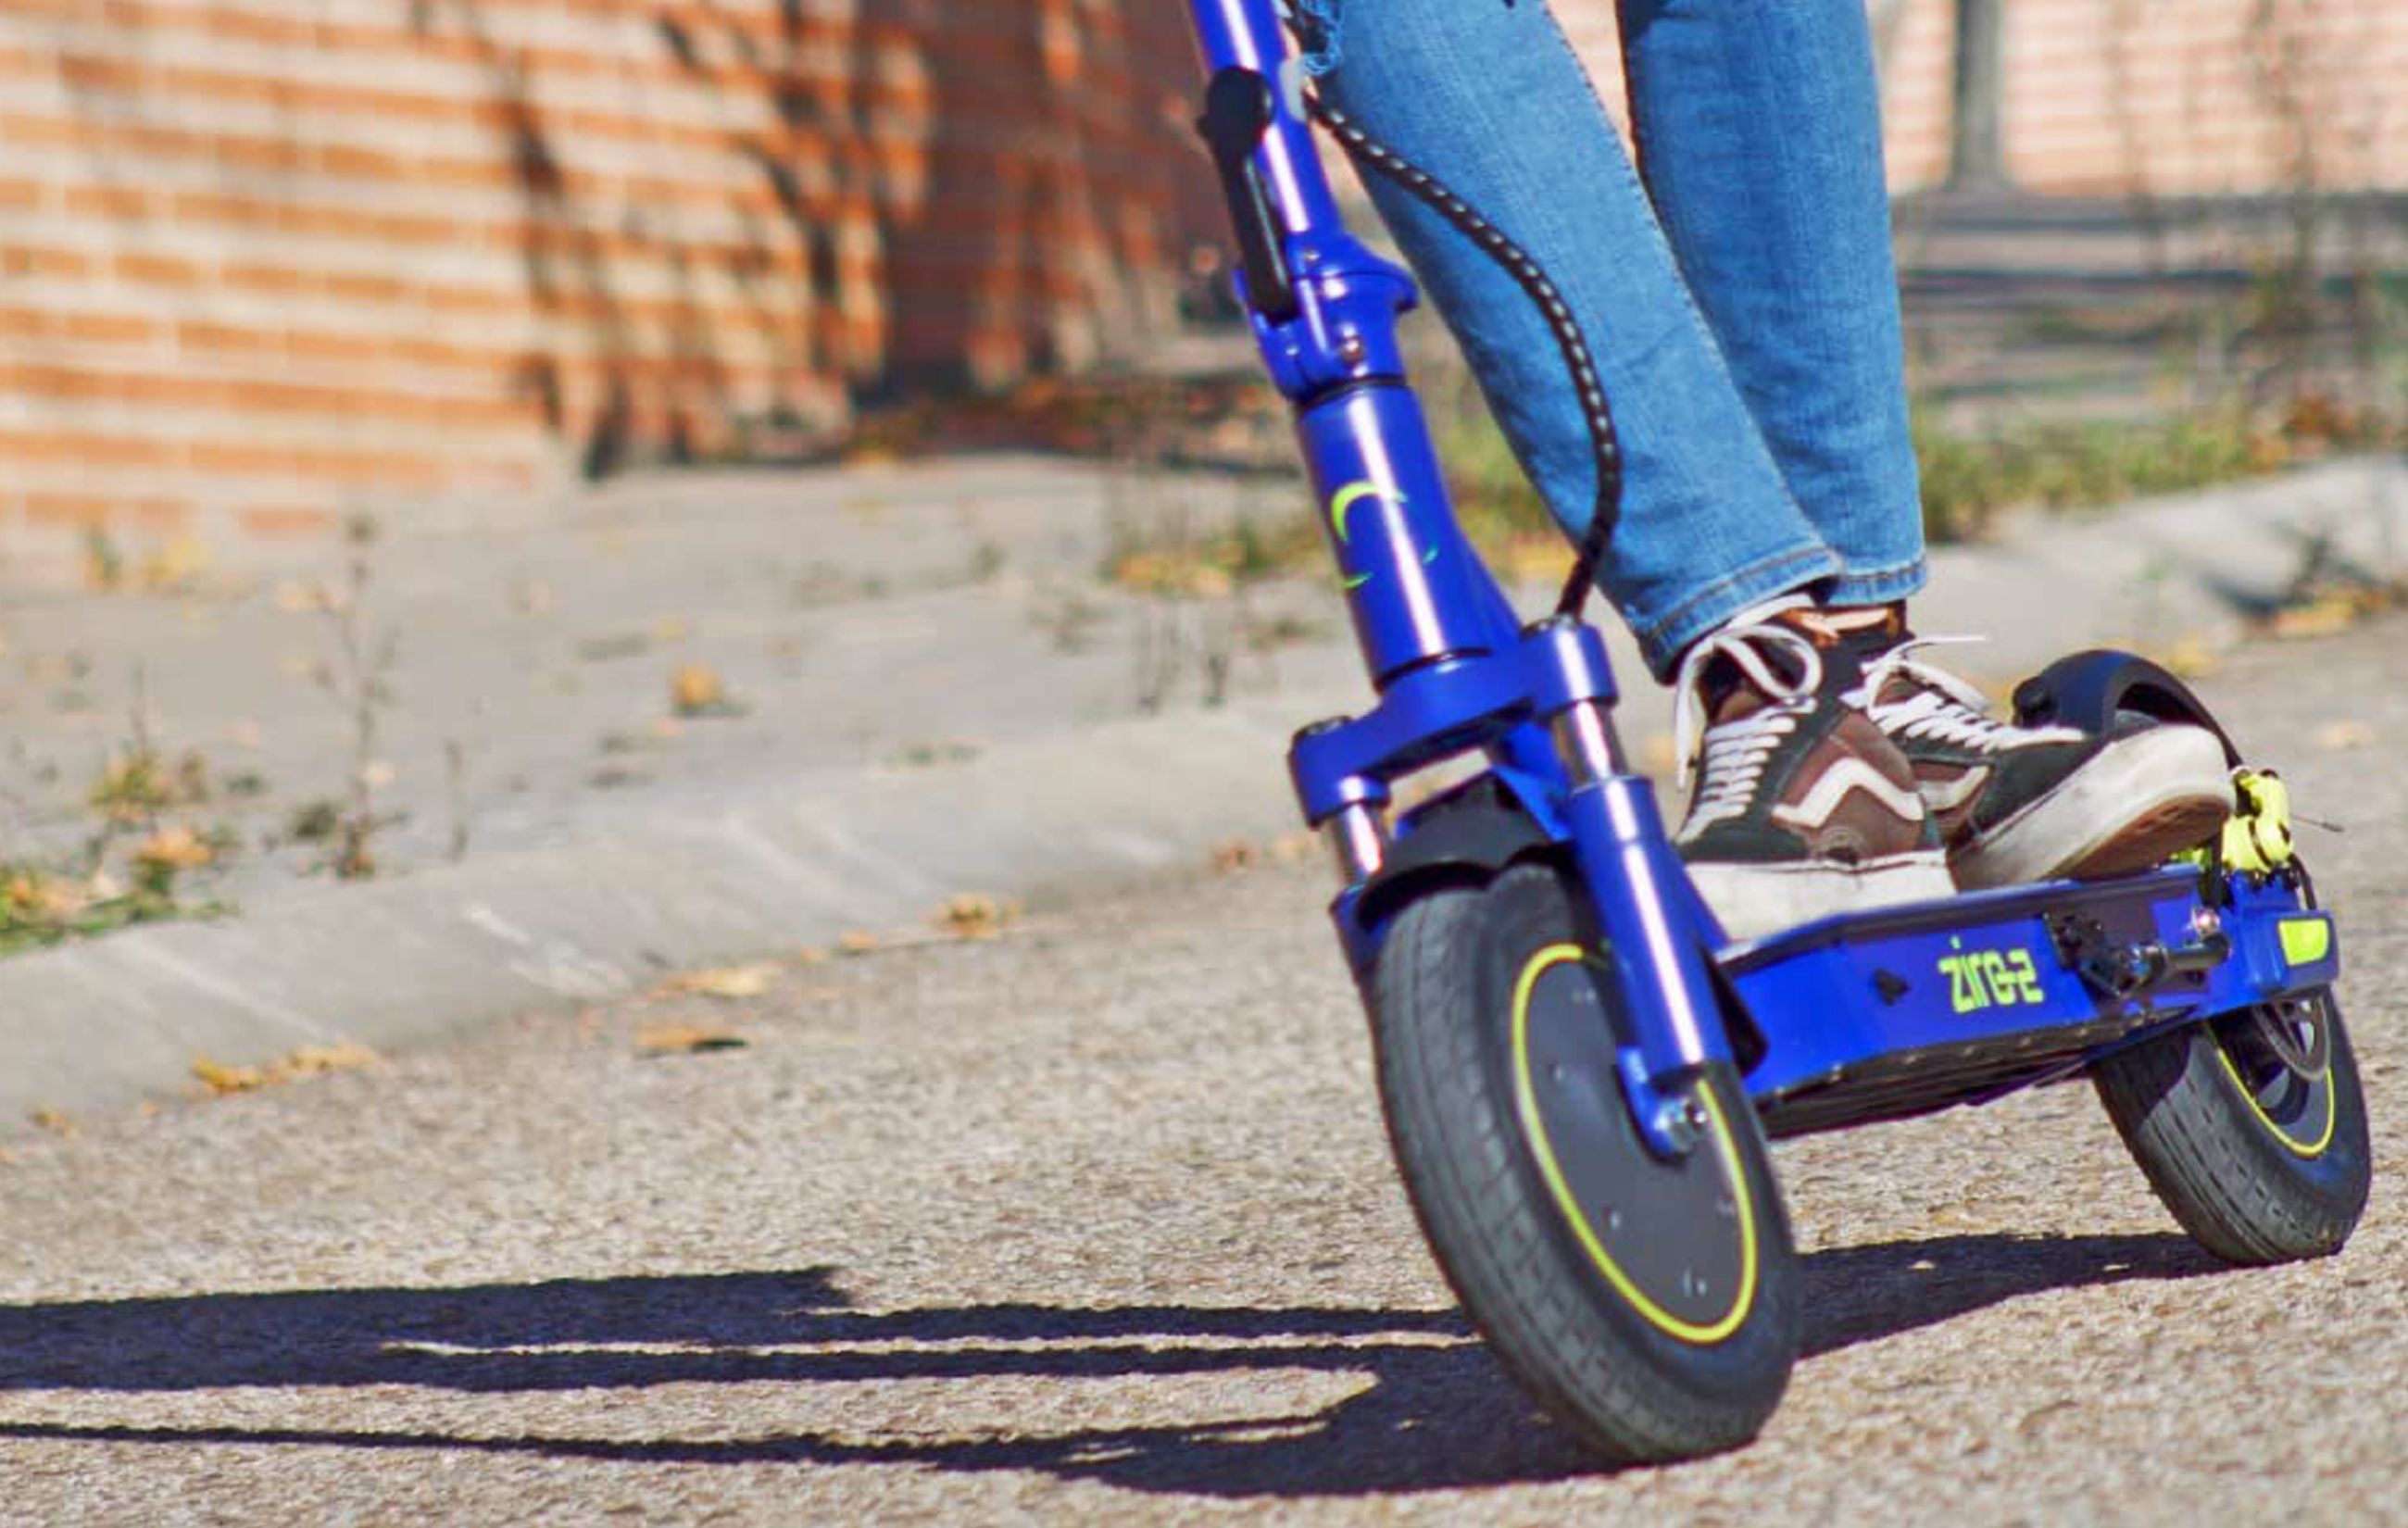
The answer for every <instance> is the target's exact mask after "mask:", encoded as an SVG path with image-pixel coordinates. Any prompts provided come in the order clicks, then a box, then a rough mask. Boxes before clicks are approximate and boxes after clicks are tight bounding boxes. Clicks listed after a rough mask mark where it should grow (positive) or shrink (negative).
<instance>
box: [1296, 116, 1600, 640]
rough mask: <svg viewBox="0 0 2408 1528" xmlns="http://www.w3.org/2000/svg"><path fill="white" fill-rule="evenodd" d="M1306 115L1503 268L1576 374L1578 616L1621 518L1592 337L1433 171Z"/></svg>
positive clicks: (1521, 253) (1350, 129)
mask: <svg viewBox="0 0 2408 1528" xmlns="http://www.w3.org/2000/svg"><path fill="white" fill-rule="evenodd" d="M1306 109H1307V111H1309V112H1310V113H1311V114H1312V117H1313V119H1314V120H1315V121H1319V122H1320V123H1321V124H1322V125H1323V126H1325V127H1326V128H1328V129H1329V131H1330V134H1331V135H1332V136H1335V137H1336V138H1337V139H1338V142H1339V144H1340V147H1342V148H1343V149H1344V150H1346V153H1347V157H1349V158H1351V159H1353V160H1354V161H1355V163H1356V164H1360V165H1364V166H1367V167H1368V168H1369V169H1371V170H1373V171H1375V172H1377V173H1378V174H1379V175H1380V176H1382V177H1383V178H1384V179H1388V180H1391V181H1393V182H1395V183H1396V184H1397V185H1398V186H1400V187H1402V188H1403V189H1404V190H1405V191H1406V193H1409V194H1410V195H1412V197H1413V198H1414V199H1415V200H1416V201H1419V202H1420V203H1422V205H1424V206H1425V207H1428V208H1430V210H1432V211H1434V212H1436V213H1437V214H1438V215H1439V216H1440V217H1441V218H1444V219H1445V220H1446V221H1447V222H1448V223H1449V224H1450V225H1451V226H1453V227H1454V228H1455V230H1456V231H1458V232H1459V233H1461V234H1463V235H1464V236H1466V237H1468V238H1469V239H1470V240H1471V241H1472V243H1473V244H1475V245H1477V246H1478V247H1479V248H1480V250H1481V251H1482V252H1483V253H1484V254H1486V255H1487V256H1488V257H1489V258H1490V259H1492V260H1495V261H1496V262H1497V263H1498V264H1499V265H1501V266H1503V267H1504V269H1505V273H1506V274H1507V275H1508V276H1511V277H1512V278H1513V283H1514V284H1515V285H1516V286H1518V287H1520V288H1521V289H1522V291H1523V293H1524V294H1525V295H1527V297H1528V298H1529V299H1530V301H1531V302H1533V303H1535V304H1536V305H1537V306H1538V308H1539V312H1540V314H1541V316H1542V317H1544V318H1545V320H1546V321H1547V329H1548V332H1549V333H1551V334H1552V335H1554V336H1555V346H1556V348H1557V349H1558V350H1561V351H1562V352H1563V357H1564V364H1565V365H1566V366H1567V367H1569V368H1570V371H1571V377H1572V390H1573V392H1574V393H1577V394H1578V395H1579V398H1580V405H1581V411H1582V413H1583V414H1584V416H1585V417H1586V419H1587V421H1588V434H1589V445H1590V449H1591V450H1592V451H1593V453H1594V455H1595V460H1596V463H1597V502H1596V505H1595V507H1594V508H1593V509H1592V510H1591V512H1590V516H1589V522H1588V530H1587V532H1586V533H1585V534H1584V535H1583V536H1581V540H1580V551H1579V555H1578V556H1577V557H1575V558H1574V559H1573V562H1572V571H1571V577H1570V578H1568V579H1566V580H1565V582H1564V592H1563V595H1562V597H1561V598H1560V599H1558V600H1557V601H1556V603H1555V610H1556V613H1557V614H1559V615H1574V614H1577V613H1578V612H1579V610H1580V607H1581V606H1582V605H1584V603H1586V602H1587V599H1588V596H1589V592H1590V591H1591V590H1592V589H1594V588H1596V587H1597V570H1598V564H1599V563H1601V562H1602V561H1603V560H1604V558H1605V550H1606V548H1607V546H1608V545H1609V544H1610V543H1611V542H1612V541H1613V527H1614V524H1615V522H1616V521H1619V520H1620V519H1621V517H1622V443H1621V440H1620V438H1619V437H1618V436H1616V435H1615V434H1614V429H1613V408H1612V407H1610V406H1609V405H1608V403H1607V402H1606V396H1605V384H1604V382H1603V381H1601V380H1600V379H1599V378H1598V374H1597V364H1596V362H1595V360H1594V359H1593V358H1592V357H1591V355H1590V352H1589V348H1588V337H1587V336H1584V335H1583V334H1582V333H1581V328H1580V323H1579V321H1577V320H1576V319H1574V318H1573V317H1572V312H1571V307H1570V305H1569V304H1567V303H1566V302H1565V301H1564V298H1563V293H1560V292H1558V291H1556V290H1555V282H1553V281H1551V280H1549V279H1548V278H1547V273H1546V272H1545V271H1543V270H1541V268H1540V267H1539V263H1538V262H1537V261H1535V260H1533V259H1531V258H1530V256H1529V253H1528V251H1527V250H1524V249H1523V248H1522V247H1521V246H1520V245H1518V244H1516V243H1514V242H1513V241H1512V239H1511V238H1509V237H1508V236H1506V235H1505V232H1504V231H1503V230H1502V229H1500V228H1498V226H1497V225H1496V224H1495V223H1492V222H1490V221H1488V220H1487V219H1485V218H1484V217H1482V216H1481V215H1480V213H1479V212H1478V211H1477V210H1476V209H1474V208H1473V207H1471V205H1470V204H1469V203H1468V202H1466V201H1465V200H1464V199H1463V198H1462V197H1460V196H1458V195H1456V194H1455V193H1454V192H1453V191H1451V190H1449V189H1448V188H1447V187H1446V185H1445V184H1444V183H1443V182H1441V181H1440V180H1439V179H1437V178H1435V177H1434V176H1432V175H1431V174H1430V173H1429V172H1428V171H1426V170H1425V169H1423V168H1421V167H1420V166H1419V165H1417V164H1413V163H1412V161H1410V160H1408V159H1406V158H1405V157H1404V156H1403V155H1402V154H1399V153H1398V152H1397V151H1396V150H1393V149H1391V148H1389V147H1388V146H1387V145H1386V144H1383V143H1382V142H1380V141H1379V140H1378V139H1377V138H1374V137H1373V136H1371V135H1370V134H1369V133H1367V132H1365V131H1364V130H1363V128H1362V127H1361V125H1360V124H1358V123H1357V122H1355V120H1354V119H1353V118H1351V117H1349V116H1348V115H1347V114H1346V113H1345V112H1344V111H1341V110H1340V109H1339V108H1338V107H1334V106H1331V105H1330V104H1329V103H1328V102H1327V101H1326V100H1324V99H1323V98H1322V97H1321V96H1320V95H1318V94H1310V95H1308V96H1307V97H1306Z"/></svg>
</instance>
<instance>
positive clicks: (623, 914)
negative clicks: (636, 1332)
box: [0, 704, 1296, 1134]
mask: <svg viewBox="0 0 2408 1528" xmlns="http://www.w3.org/2000/svg"><path fill="white" fill-rule="evenodd" d="M1295 717H1296V713H1295V711H1294V710H1293V708H1292V707H1291V706H1289V705H1287V704H1282V705H1279V706H1277V707H1265V706H1251V705H1250V706H1238V707H1229V708H1226V709H1224V710H1219V711H1212V712H1204V713H1197V714H1191V715H1183V716H1177V717H1168V718H1161V719H1155V720H1151V721H1130V722H1124V723H1114V724H1110V725H1106V726H1102V727H1098V728H1095V729H1092V730H1090V731H1086V732H1083V733H1077V734H1066V735H1056V736H1053V737H1048V738H1044V739H1040V740H1037V741H1032V742H1027V743H1023V744H1019V745H1013V746H1006V747H1000V748H997V749H995V750H992V751H990V752H989V753H987V754H984V755H982V756H981V757H980V758H979V759H977V760H974V761H972V762H970V763H968V764H962V765H959V766H955V767H948V768H932V769H920V770H910V771H881V772H869V773H864V772H839V773H836V774H831V775H827V776H821V777H812V778H801V779H798V780H796V781H793V782H791V783H790V784H787V785H785V786H783V787H781V788H780V789H778V790H775V791H768V792H762V793H753V794H751V795H749V796H746V797H744V798H741V799H727V798H717V799H711V798H695V799H689V800H674V799H673V800H669V801H665V802H659V803H653V804H650V805H649V806H648V807H645V808H642V809H641V810H640V812H639V813H631V815H630V816H629V817H628V818H626V819H625V820H624V821H619V822H616V823H614V824H612V825H611V826H610V827H609V830H608V831H604V832H598V833H595V834H591V835H587V836H585V837H583V838H581V840H579V841H577V842H574V843H570V844H566V845H564V846H561V847H558V848H554V849H547V850H528V851H524V852H519V853H504V854H495V855H493V856H490V857H487V858H482V859H473V860H470V861H468V862H466V863H464V864H457V865H451V866H446V867H444V868H441V869H437V870H432V871H426V872H423V873H420V874H417V875H412V876H410V877H409V878H404V879H398V880H394V881H392V882H389V883H381V884H370V885H364V886H351V887H332V886H330V887H329V888H327V889H326V890H325V891H324V892H322V893H315V894H307V895H295V896H294V897H292V898H290V899H288V900H284V901H281V902H279V905H278V906H277V907H276V908H275V909H274V911H273V913H272V915H263V916H260V917H257V918H246V917H236V918H231V919H227V920H225V921H219V922H206V923H176V924H160V925H155V926H151V927H146V928H139V929H135V930H130V931H128V932H126V933H123V934H120V935H112V936H110V937H108V938H107V939H102V940H96V941H94V942H93V943H90V944H83V945H73V946H67V947H64V948H61V949H57V950H46V951H43V952H40V953H38V954H33V955H27V956H22V957H20V958H18V959H15V960H11V961H7V962H6V963H5V964H0V1016H5V1018H0V1134H7V1133H13V1132H15V1131H17V1130H18V1129H20V1128H21V1127H22V1125H23V1124H24V1122H25V1121H26V1120H27V1117H28V1114H29V1112H30V1111H31V1110H34V1109H36V1108H43V1107H48V1108H55V1109H61V1110H65V1111H70V1112H73V1111H81V1110H90V1109H94V1108H108V1107H113V1106H122V1105H123V1104H125V1103H127V1102H130V1101H132V1100H134V1099H136V1098H138V1097H141V1096H144V1095H146V1094H157V1093H160V1092H172V1091H174V1090H176V1089H177V1088H179V1087H180V1086H183V1085H184V1084H185V1083H187V1082H188V1081H189V1078H190V1067H191V1064H192V1062H193V1057H194V1056H195V1055H196V1054H207V1055H208V1056H210V1057H211V1058H213V1059H215V1060H218V1061H221V1062H224V1063H230V1064H250V1063H257V1062H261V1061H264V1060H266V1059H268V1058H270V1057H273V1056H276V1055H279V1054H281V1053H284V1052H286V1051H289V1050H293V1049H294V1048H295V1047H298V1046H302V1045H309V1044H321V1043H327V1042H331V1041H336V1040H341V1039H351V1040H359V1041H363V1042H366V1043H367V1044H370V1045H374V1046H377V1047H379V1048H392V1047H396V1046H403V1045H407V1044H409V1043H411V1042H414V1041H417V1040H421V1039H424V1038H427V1037H430V1036H433V1035H439V1034H441V1033H443V1032H445V1031H449V1030H453V1029H458V1028H463V1027H466V1026H467V1025H470V1024H473V1023H477V1022H480V1021H488V1020H492V1019H495V1018H499V1017H503V1016H505V1015H507V1014H509V1013H512V1012H518V1011H522V1010H525V1009H528V1008H531V1007H539V1006H541V1005H544V1004H547V1003H557V1002H561V1001H581V1000H588V999H595V998H602V997H608V996H610V995H613V994H617V993H622V992H629V991H632V990H636V989H639V988H641V987H643V986H646V985H648V984H650V983H651V982H652V981H654V980H657V979H659V978H660V977H661V976H663V975H664V974H665V973H666V972H667V970H671V969H675V968H679V967H687V966H693V965H696V964H707V963H709V962H710V961H713V960H724V959H727V958H730V957H732V956H735V955H738V954H746V953H756V952H760V951H764V950H780V949H794V948H796V947H800V946H804V945H811V944H822V945H824V944H829V943H832V942H834V940H835V939H836V938H837V936H838V935H839V934H841V933H843V932H844V931H846V930H849V929H856V928H858V929H869V930H890V931H891V930H893V929H895V928H896V927H898V926H904V925H910V926H920V927H925V926H926V922H927V920H928V918H929V916H930V915H931V914H932V913H933V912H934V911H935V910H936V909H937V908H938V907H939V906H940V905H941V904H942V903H943V902H944V900H945V899H946V898H947V897H948V896H950V895H953V894H954V893H961V892H967V891H976V892H982V893H990V894H996V895H1011V896H1018V897H1029V898H1037V899H1040V900H1041V899H1045V898H1048V897H1057V896H1059V895H1061V894H1064V893H1068V892H1071V891H1085V890H1089V889H1095V888H1099V887H1104V886H1109V885H1111V883H1113V882H1115V881H1125V880H1130V879H1134V878H1140V877H1143V876H1145V875H1148V874H1153V873H1159V872H1160V871H1162V870H1164V869H1166V868H1168V867H1170V866H1176V865H1182V864H1194V865H1197V866H1201V865H1202V864H1204V863H1205V860H1206V857H1207V855H1208V853H1209V850H1210V847H1211V844H1212V843H1214V842H1216V841H1219V840H1222V839H1225V838H1226V837H1228V836H1230V835H1238V834H1244V835H1256V836H1260V835H1269V834H1271V833H1275V832H1279V831H1283V830H1285V829H1287V828H1289V827H1292V826H1293V825H1294V815H1293V814H1294V810H1295V808H1294V806H1293V804H1292V801H1291V798H1290V797H1289V795H1288V793H1287V788H1286V780H1285V770H1284V767H1283V751H1284V749H1285V745H1286V740H1287V736H1288V734H1289V733H1290V732H1291V731H1292V730H1293V728H1294V724H1295Z"/></svg>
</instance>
